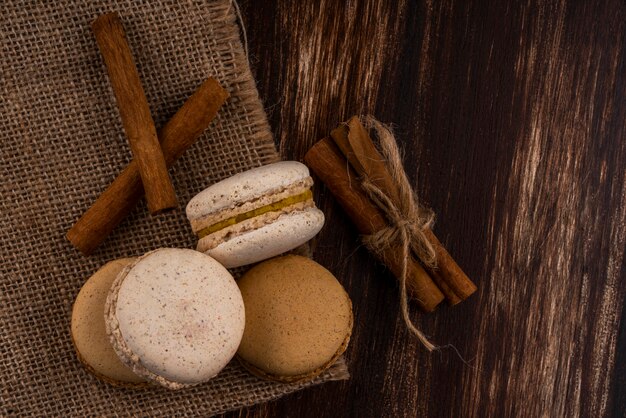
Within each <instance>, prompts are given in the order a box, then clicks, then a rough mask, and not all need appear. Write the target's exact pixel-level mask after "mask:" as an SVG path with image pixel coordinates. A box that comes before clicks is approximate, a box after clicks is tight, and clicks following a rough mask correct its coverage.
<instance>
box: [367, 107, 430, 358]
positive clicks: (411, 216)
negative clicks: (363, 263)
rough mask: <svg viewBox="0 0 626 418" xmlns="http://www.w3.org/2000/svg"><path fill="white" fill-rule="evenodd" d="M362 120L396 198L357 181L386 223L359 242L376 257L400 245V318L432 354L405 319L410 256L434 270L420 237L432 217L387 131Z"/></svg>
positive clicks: (424, 240)
mask: <svg viewBox="0 0 626 418" xmlns="http://www.w3.org/2000/svg"><path fill="white" fill-rule="evenodd" d="M364 119H365V126H366V127H368V128H373V129H374V130H375V132H376V134H377V136H378V140H379V145H380V151H381V153H382V155H383V157H384V158H385V161H384V164H385V166H386V168H387V171H388V172H389V174H390V175H391V178H392V180H393V181H394V183H395V185H396V186H397V198H396V199H392V198H391V197H390V196H389V194H390V191H386V190H383V189H381V188H380V187H378V186H377V185H376V184H374V182H373V181H372V180H370V179H368V178H367V177H365V178H364V179H363V180H362V181H361V185H362V187H363V189H364V190H365V192H366V193H367V194H368V197H369V198H370V199H371V200H372V202H374V203H375V204H376V205H377V206H378V207H379V208H380V209H381V210H382V211H383V212H384V213H385V215H386V217H387V219H388V222H389V226H388V227H386V228H383V229H382V230H380V231H378V232H376V233H375V234H372V235H366V236H364V237H363V242H364V243H365V245H366V246H367V247H368V248H369V250H370V251H373V252H374V253H376V254H379V255H380V254H382V253H383V252H384V251H385V250H386V249H388V247H390V246H392V245H397V244H398V243H400V247H401V249H402V259H401V267H402V268H401V275H400V292H401V300H400V303H401V311H402V317H403V319H404V322H405V324H406V326H407V328H409V330H410V331H411V332H412V333H413V334H415V336H417V338H418V339H419V340H420V342H421V343H422V344H423V345H424V346H425V347H426V348H427V349H428V351H432V350H434V349H437V348H438V346H436V345H434V344H433V343H431V342H430V341H429V340H428V338H427V337H426V336H425V335H424V334H423V333H422V332H421V331H420V330H419V329H418V328H417V327H416V326H415V325H414V324H413V322H412V321H411V318H410V316H409V307H408V292H407V275H408V265H409V262H410V261H411V257H412V256H416V257H417V258H418V259H419V260H420V261H421V262H422V263H423V264H425V265H426V266H428V267H435V264H436V256H435V249H434V248H433V246H432V244H431V243H430V241H429V240H428V239H427V238H426V236H425V234H424V231H425V229H426V228H431V227H432V225H433V224H434V221H435V215H434V213H433V211H432V210H430V209H428V208H426V207H424V206H423V205H421V204H420V202H419V198H418V196H417V194H416V193H415V192H414V191H413V188H412V187H411V183H410V182H409V179H408V177H407V175H406V172H405V171H404V168H403V166H402V158H401V156H400V150H399V149H398V145H397V142H396V139H395V137H394V135H393V133H392V132H391V130H390V129H389V128H388V127H387V126H385V125H384V124H382V123H380V122H379V121H377V120H376V119H375V118H373V117H372V116H367V117H365V118H364Z"/></svg>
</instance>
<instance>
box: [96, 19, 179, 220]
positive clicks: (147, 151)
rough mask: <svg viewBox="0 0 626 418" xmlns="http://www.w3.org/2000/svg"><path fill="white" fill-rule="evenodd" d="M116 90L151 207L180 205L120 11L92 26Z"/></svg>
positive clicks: (125, 126)
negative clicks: (120, 17)
mask: <svg viewBox="0 0 626 418" xmlns="http://www.w3.org/2000/svg"><path fill="white" fill-rule="evenodd" d="M91 27H92V29H93V32H94V35H95V37H96V41H97V42H98V47H99V48H100V52H101V54H102V57H103V58H104V63H105V64H106V67H107V71H108V73H109V80H110V82H111V86H112V87H113V92H114V93H115V98H116V100H117V107H118V108H119V111H120V116H121V118H122V124H123V125H124V131H125V132H126V137H127V138H128V144H129V145H130V149H131V150H132V152H133V158H134V160H135V161H136V162H137V168H138V169H139V174H140V175H141V181H142V182H143V187H144V189H145V191H146V199H147V200H148V210H150V213H152V214H156V213H159V212H162V211H164V210H167V209H172V208H175V207H176V205H177V201H176V193H175V192H174V186H173V185H172V182H171V181H170V177H169V174H168V172H167V167H166V165H165V159H164V157H163V152H162V151H161V147H160V146H159V140H158V138H157V131H156V128H155V127H154V121H153V120H152V116H151V115H150V106H149V105H148V100H147V99H146V95H145V93H144V91H143V87H142V85H141V80H140V79H139V73H138V72H137V68H136V67H135V63H134V62H133V56H132V54H131V52H130V47H129V46H128V43H127V42H126V35H125V34H124V28H123V26H122V22H121V21H120V19H119V17H118V16H117V13H108V14H105V15H102V16H100V17H98V18H97V19H96V20H95V21H94V22H93V23H92V25H91Z"/></svg>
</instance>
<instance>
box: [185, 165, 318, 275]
mask: <svg viewBox="0 0 626 418" xmlns="http://www.w3.org/2000/svg"><path fill="white" fill-rule="evenodd" d="M312 185H313V179H312V178H311V176H310V175H309V169H308V168H307V167H306V166H305V165H304V164H301V163H299V162H297V161H281V162H278V163H274V164H269V165H265V166H262V167H258V168H254V169H252V170H248V171H245V172H242V173H239V174H236V175H234V176H232V177H229V178H227V179H225V180H222V181H220V182H219V183H215V184H213V185H212V186H210V187H208V188H207V189H205V190H203V191H202V192H200V193H199V194H197V195H196V196H195V197H194V198H193V199H191V201H190V202H189V204H188V205H187V209H186V212H187V218H188V219H189V221H190V223H191V228H192V230H193V231H194V233H195V234H196V235H197V236H198V245H197V250H198V251H201V252H203V253H206V254H208V255H210V256H211V257H213V258H215V259H216V260H217V261H219V262H220V263H222V264H223V265H224V266H225V267H228V268H231V267H238V266H243V265H246V264H251V263H255V262H257V261H261V260H265V259H267V258H270V257H273V256H276V255H279V254H281V253H284V252H286V251H289V250H292V249H294V248H296V247H298V246H300V245H302V244H304V243H305V242H307V241H308V240H310V239H311V238H313V237H314V236H315V235H316V234H317V233H318V232H319V231H320V229H321V228H322V226H323V225H324V214H323V213H322V211H320V210H319V209H317V208H316V207H315V203H314V201H313V195H312V192H311V186H312Z"/></svg>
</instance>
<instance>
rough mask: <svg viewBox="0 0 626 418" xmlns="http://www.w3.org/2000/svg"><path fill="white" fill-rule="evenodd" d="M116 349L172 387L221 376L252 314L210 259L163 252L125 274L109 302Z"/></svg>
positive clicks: (108, 319)
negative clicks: (247, 316)
mask: <svg viewBox="0 0 626 418" xmlns="http://www.w3.org/2000/svg"><path fill="white" fill-rule="evenodd" d="M105 323H106V329H107V334H108V335H109V337H110V340H111V345H112V346H113V349H114V350H115V352H116V353H117V355H118V356H119V358H120V359H121V360H122V362H123V363H124V364H126V365H127V366H129V367H130V368H131V369H132V370H133V372H134V373H135V374H137V375H139V376H141V377H144V378H145V379H147V380H149V381H153V382H156V383H158V384H160V385H162V386H165V387H167V388H170V389H180V388H183V387H186V386H192V385H196V384H199V383H202V382H205V381H207V380H209V379H211V378H212V377H214V376H215V375H216V374H217V373H219V371H220V370H222V369H223V368H224V367H225V366H226V364H227V363H228V362H229V361H230V360H231V358H232V357H233V356H234V355H235V352H236V351H237V348H238V347H239V344H240V342H241V338H242V336H243V330H244V325H245V311H244V306H243V299H242V297H241V293H240V292H239V288H238V287H237V284H236V283H235V280H234V279H233V277H232V276H231V274H230V273H229V272H228V270H226V269H225V268H224V267H223V266H222V265H221V264H219V263H218V262H217V261H215V260H214V259H213V258H211V257H209V256H207V255H206V254H202V253H199V252H197V251H193V250H187V249H174V248H162V249H159V250H155V251H152V252H149V253H147V254H145V255H144V256H142V257H140V258H138V259H137V261H135V262H134V263H132V264H130V265H129V266H127V267H126V268H124V270H122V271H121V272H120V273H119V275H118V276H117V278H116V279H115V282H114V283H113V285H112V286H111V290H110V291H109V295H108V298H107V301H106V304H105Z"/></svg>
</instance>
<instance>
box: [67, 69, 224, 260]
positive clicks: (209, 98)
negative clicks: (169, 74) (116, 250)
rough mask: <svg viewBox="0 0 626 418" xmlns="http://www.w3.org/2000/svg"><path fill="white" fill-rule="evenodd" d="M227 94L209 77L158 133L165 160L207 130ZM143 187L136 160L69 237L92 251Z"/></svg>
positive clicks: (173, 158) (168, 161)
mask: <svg viewBox="0 0 626 418" xmlns="http://www.w3.org/2000/svg"><path fill="white" fill-rule="evenodd" d="M227 98H228V93H227V92H226V91H225V90H224V89H223V88H222V87H221V86H220V84H219V83H218V82H217V81H216V80H215V79H213V78H209V79H207V80H206V81H205V82H204V83H202V85H201V86H200V87H199V88H198V89H197V90H196V92H195V93H194V94H193V95H192V96H191V97H190V98H189V99H187V101H186V102H185V103H184V104H183V106H182V107H181V108H180V109H179V110H178V112H176V114H175V115H174V116H173V117H172V118H171V119H170V120H169V121H168V122H167V124H166V125H165V127H163V129H161V131H160V132H159V138H160V139H161V148H162V150H163V155H164V157H165V163H166V164H167V166H168V167H171V166H172V165H173V164H174V162H175V161H176V160H177V159H178V158H179V157H180V156H181V155H182V154H183V153H184V152H185V151H186V150H187V149H188V148H189V147H190V146H191V145H192V144H193V143H194V142H195V140H196V138H198V137H199V136H200V134H202V132H204V130H205V129H206V128H207V127H208V126H209V124H210V123H211V121H212V120H213V119H214V118H215V115H216V114H217V111H218V110H219V108H220V107H221V106H222V104H223V103H224V102H225V101H226V99H227ZM143 193H144V189H143V185H142V181H141V177H140V175H139V167H138V165H137V162H136V161H134V160H133V161H131V162H130V164H128V166H126V168H125V169H124V170H123V171H122V172H121V173H120V175H119V176H118V177H117V178H116V179H115V181H113V183H111V185H110V186H109V187H108V188H107V189H106V190H105V191H104V192H103V193H102V194H101V195H100V197H98V199H97V200H96V201H95V202H94V204H93V205H92V206H91V207H90V208H89V209H88V210H87V212H85V213H84V214H83V216H82V217H81V218H80V219H79V220H78V221H77V222H76V223H75V224H74V226H73V227H72V228H71V229H70V230H69V231H68V233H67V239H68V240H70V242H71V243H72V244H73V245H74V246H75V247H76V248H78V249H79V250H80V251H81V252H83V253H84V254H89V253H91V252H92V251H93V250H94V249H96V247H97V246H98V245H100V243H101V242H102V241H104V239H105V238H106V237H107V236H108V235H109V234H110V233H111V231H112V230H113V229H114V228H115V227H116V226H117V225H118V224H119V223H120V222H121V221H122V219H124V217H125V216H126V215H127V214H128V213H129V212H130V211H131V210H132V209H133V208H134V207H135V205H136V204H137V203H138V202H139V200H140V199H141V196H143Z"/></svg>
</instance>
